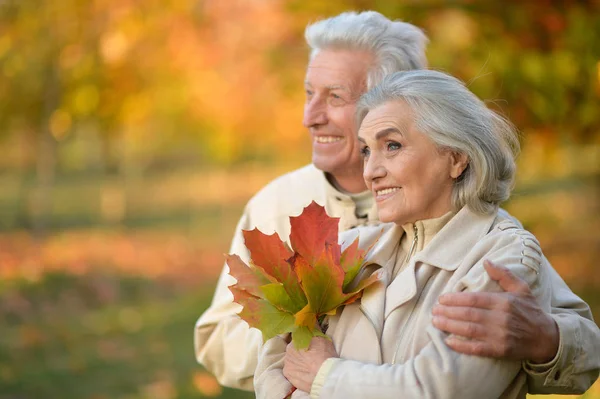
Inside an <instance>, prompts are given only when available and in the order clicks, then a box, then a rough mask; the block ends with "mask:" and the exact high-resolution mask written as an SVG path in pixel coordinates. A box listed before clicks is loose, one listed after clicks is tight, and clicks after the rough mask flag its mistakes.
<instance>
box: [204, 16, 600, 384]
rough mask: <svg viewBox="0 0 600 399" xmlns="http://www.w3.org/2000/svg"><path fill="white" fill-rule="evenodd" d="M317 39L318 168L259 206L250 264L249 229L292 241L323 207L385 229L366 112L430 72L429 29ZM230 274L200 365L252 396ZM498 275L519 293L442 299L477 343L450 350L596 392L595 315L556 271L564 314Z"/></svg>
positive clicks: (599, 353) (297, 174)
mask: <svg viewBox="0 0 600 399" xmlns="http://www.w3.org/2000/svg"><path fill="white" fill-rule="evenodd" d="M305 37H306V41H307V43H308V45H309V46H310V48H311V53H310V60H309V64H308V67H307V72H306V78H305V90H306V104H305V107H304V119H303V124H304V126H305V127H307V128H308V130H309V132H310V135H311V138H312V164H310V165H308V166H305V167H303V168H301V169H299V170H296V171H293V172H291V173H288V174H286V175H283V176H281V177H279V178H277V179H275V180H274V181H273V182H271V183H270V184H268V185H267V186H266V187H264V188H263V189H262V190H261V191H259V192H258V193H257V194H256V195H255V196H254V197H253V198H252V199H251V200H250V201H249V202H248V204H247V206H246V208H245V210H244V214H243V215H242V218H241V220H240V222H239V223H238V226H237V228H236V231H235V235H234V238H233V241H232V245H231V249H230V253H236V254H239V255H240V256H241V257H242V258H243V259H244V260H248V257H249V256H248V252H247V250H246V248H245V246H244V243H243V238H242V234H241V230H242V229H247V230H249V229H252V228H255V227H257V228H258V229H260V230H261V231H263V232H264V233H267V234H271V233H273V232H277V233H278V234H279V236H280V237H281V238H282V239H285V240H287V239H288V237H289V233H290V224H289V216H291V215H298V214H299V213H300V212H301V211H302V209H303V208H304V207H305V206H307V205H308V204H309V203H310V202H311V201H313V200H314V201H316V202H317V203H319V204H321V205H323V206H325V208H326V209H327V212H328V214H329V215H331V216H335V217H339V218H340V225H339V227H340V231H343V230H347V229H350V228H353V227H354V226H357V225H359V224H367V223H377V211H376V209H375V205H374V201H373V198H372V193H370V192H369V191H367V190H366V186H365V183H364V180H363V176H362V174H363V168H362V166H363V160H362V158H361V156H360V153H359V145H358V141H357V133H356V126H355V119H354V112H355V106H356V104H355V103H356V101H357V100H358V98H359V97H360V96H361V95H362V94H363V93H364V92H365V91H366V90H367V89H368V88H371V87H373V86H375V85H376V84H377V83H378V82H379V81H380V80H381V79H382V78H383V77H384V76H386V75H387V74H390V73H392V72H396V71H402V70H409V69H419V68H425V67H426V62H427V61H426V58H425V46H426V43H427V38H426V36H425V35H424V34H423V32H422V31H421V30H420V29H418V28H416V27H415V26H413V25H410V24H407V23H404V22H400V21H390V20H389V19H387V18H385V17H384V16H383V15H381V14H379V13H376V12H363V13H359V14H357V13H343V14H341V15H338V16H336V17H333V18H329V19H326V20H322V21H319V22H316V23H314V24H311V25H309V26H308V27H307V28H306V32H305ZM227 271H228V268H227V266H225V267H224V269H223V271H222V273H221V277H220V279H219V282H218V285H217V289H216V292H215V295H214V298H213V302H212V304H211V306H210V308H209V309H208V310H207V311H206V312H205V313H204V314H203V315H202V316H201V317H200V319H199V320H198V322H197V323H196V327H195V332H194V341H195V352H196V358H197V360H198V361H199V362H200V363H201V364H202V365H204V367H206V368H207V369H208V370H209V371H210V372H212V373H213V374H214V375H215V376H216V377H217V379H218V380H219V382H220V383H221V384H223V385H225V386H229V387H234V388H240V389H245V390H251V389H252V386H253V385H252V384H253V374H254V369H255V367H256V362H257V356H258V350H259V347H260V345H261V343H262V338H261V334H260V332H259V331H258V330H255V329H250V328H249V327H248V325H247V324H246V323H245V322H244V321H242V320H241V319H240V318H239V317H238V316H237V315H236V313H237V312H239V310H240V306H239V305H237V304H234V303H233V302H232V300H233V298H232V295H231V294H230V292H229V290H228V289H227V286H228V285H231V284H233V283H234V281H235V280H233V279H232V277H230V276H229V275H228V274H227ZM493 272H494V275H493V276H492V278H494V279H496V280H498V282H499V283H500V285H501V286H502V287H503V288H504V289H505V290H506V291H507V292H505V293H500V294H492V293H477V294H452V295H448V296H444V297H441V298H440V302H441V303H440V305H439V306H438V307H437V308H436V309H435V310H434V314H435V318H434V321H435V324H436V326H437V327H438V328H440V329H442V330H444V331H447V332H450V333H453V334H454V335H459V336H463V337H468V338H472V339H470V340H460V339H453V340H449V341H448V345H449V346H450V347H452V348H453V349H455V350H457V351H460V352H463V353H470V354H477V355H482V356H491V357H511V358H517V359H521V360H523V361H524V363H523V365H524V366H523V367H524V369H525V370H526V371H527V372H528V375H529V381H528V382H529V387H530V388H529V389H530V392H532V393H579V392H582V391H585V390H586V389H587V388H589V386H590V385H591V384H592V383H593V382H594V381H595V380H596V378H597V376H598V371H599V368H600V348H599V346H600V331H599V330H598V327H597V326H596V325H595V323H594V322H593V320H592V316H591V312H590V310H589V307H588V306H587V305H586V304H585V303H584V302H583V301H581V300H580V299H579V298H578V297H577V296H575V295H574V294H573V293H572V292H571V291H570V290H569V289H568V287H567V286H566V285H565V283H564V282H563V281H562V280H561V279H560V277H559V276H558V274H556V273H554V275H553V285H554V299H553V312H552V315H549V314H546V313H544V312H543V311H542V310H541V309H540V308H539V306H537V304H536V302H535V299H534V298H533V296H532V295H531V293H530V292H529V291H528V289H527V285H526V284H525V285H524V286H523V284H520V283H521V282H520V281H519V280H518V279H517V278H515V277H514V276H512V275H511V274H510V273H509V272H508V271H506V270H504V269H503V268H502V267H497V268H495V269H494V270H493ZM533 342H535V345H534V344H533Z"/></svg>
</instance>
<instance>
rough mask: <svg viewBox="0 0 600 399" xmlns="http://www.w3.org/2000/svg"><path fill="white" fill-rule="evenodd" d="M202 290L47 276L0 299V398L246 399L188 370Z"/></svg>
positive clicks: (10, 286)
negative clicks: (213, 398) (0, 332)
mask: <svg viewBox="0 0 600 399" xmlns="http://www.w3.org/2000/svg"><path fill="white" fill-rule="evenodd" d="M210 295H211V290H210V289H208V288H205V289H197V290H186V291H185V292H182V291H181V290H180V289H179V288H178V287H177V286H176V285H174V284H170V283H161V282H159V281H155V280H151V279H147V278H138V277H127V276H116V275H100V274H91V275H82V276H74V275H70V274H66V273H51V274H48V275H46V276H44V278H43V279H41V280H40V281H37V282H27V281H23V280H21V281H11V282H4V283H3V285H2V287H1V291H0V303H1V304H2V307H1V311H0V312H1V313H0V324H1V325H2V326H3V328H2V336H3V338H2V340H0V388H1V389H0V398H1V399H9V398H10V399H15V398H19V399H38V398H48V399H54V398H56V399H76V398H77V399H82V398H89V399H101V398H124V399H125V398H127V399H134V398H136V399H137V398H140V399H141V398H156V399H174V398H181V399H186V398H199V397H204V396H208V397H218V398H251V397H253V396H254V395H252V394H249V393H242V392H239V391H236V390H229V389H221V388H220V387H219V386H218V384H217V383H216V381H215V380H214V379H213V378H212V377H211V376H210V375H208V374H207V373H205V372H203V371H202V369H201V368H200V366H198V365H197V364H196V361H195V359H194V355H193V349H192V329H193V325H194V322H195V320H196V319H197V317H198V316H199V315H200V313H201V312H202V310H203V309H205V308H206V307H207V306H208V303H209V301H210Z"/></svg>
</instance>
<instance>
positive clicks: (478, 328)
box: [432, 316, 488, 338]
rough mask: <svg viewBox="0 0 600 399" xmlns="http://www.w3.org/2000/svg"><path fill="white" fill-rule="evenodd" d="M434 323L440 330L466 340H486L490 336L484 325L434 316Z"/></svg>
mask: <svg viewBox="0 0 600 399" xmlns="http://www.w3.org/2000/svg"><path fill="white" fill-rule="evenodd" d="M432 323H433V325H434V326H435V327H436V328H437V329H439V330H442V331H446V332H447V333H450V334H455V335H459V336H461V337H465V338H486V337H487V335H488V334H487V331H486V329H485V328H484V327H483V325H481V324H477V323H472V322H469V321H461V320H452V319H449V318H446V317H443V316H434V317H433V320H432Z"/></svg>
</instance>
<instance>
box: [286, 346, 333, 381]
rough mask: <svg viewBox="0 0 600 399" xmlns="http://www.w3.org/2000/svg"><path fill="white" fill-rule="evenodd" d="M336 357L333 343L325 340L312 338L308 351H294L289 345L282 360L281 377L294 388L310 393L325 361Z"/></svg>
mask: <svg viewBox="0 0 600 399" xmlns="http://www.w3.org/2000/svg"><path fill="white" fill-rule="evenodd" d="M330 357H338V354H337V352H336V351H335V347H334V346H333V342H331V340H329V339H327V338H323V337H314V338H313V339H312V341H311V342H310V346H309V347H308V349H300V350H298V349H296V348H294V344H293V343H289V344H288V346H287V348H286V350H285V358H284V360H283V375H284V376H285V378H287V379H288V381H289V382H291V383H292V385H294V386H295V387H296V388H298V389H300V390H301V391H304V392H310V388H311V387H312V383H313V381H314V379H315V377H316V375H317V373H318V372H319V369H320V368H321V365H322V364H323V362H325V360H327V359H329V358H330Z"/></svg>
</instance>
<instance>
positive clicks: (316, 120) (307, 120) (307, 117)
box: [302, 97, 328, 128]
mask: <svg viewBox="0 0 600 399" xmlns="http://www.w3.org/2000/svg"><path fill="white" fill-rule="evenodd" d="M327 121H328V117H327V107H326V105H325V104H323V102H322V101H320V99H318V98H314V97H313V98H312V99H311V100H309V101H307V102H306V104H304V118H303V119H302V124H303V125H304V127H307V128H310V127H315V126H319V125H325V124H326V123H327Z"/></svg>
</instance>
